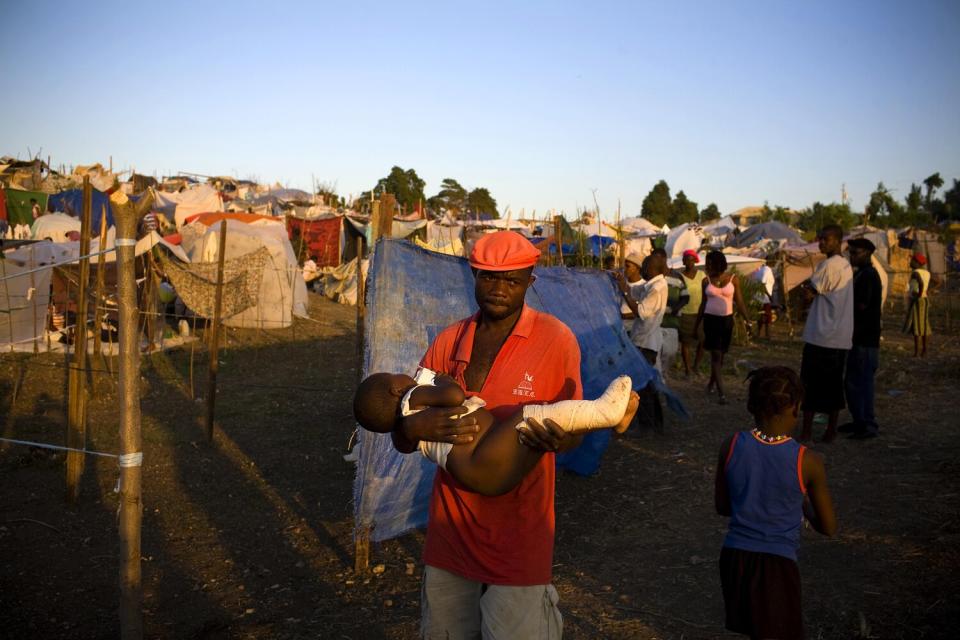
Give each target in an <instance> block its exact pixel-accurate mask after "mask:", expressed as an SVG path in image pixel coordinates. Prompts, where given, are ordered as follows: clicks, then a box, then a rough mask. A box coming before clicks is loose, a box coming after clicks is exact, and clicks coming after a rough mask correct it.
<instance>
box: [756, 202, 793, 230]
mask: <svg viewBox="0 0 960 640" xmlns="http://www.w3.org/2000/svg"><path fill="white" fill-rule="evenodd" d="M791 218H792V216H791V214H790V209H789V208H788V207H784V206H781V205H779V204H778V205H774V206H773V207H772V208H771V207H770V205H769V204H768V203H767V202H766V201H764V203H763V211H761V213H760V221H761V222H771V221H772V222H779V223H781V224H787V225H789V224H791V222H792V220H791Z"/></svg>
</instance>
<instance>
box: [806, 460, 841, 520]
mask: <svg viewBox="0 0 960 640" xmlns="http://www.w3.org/2000/svg"><path fill="white" fill-rule="evenodd" d="M802 472H803V482H804V484H805V485H806V487H807V499H806V500H804V501H803V515H804V516H806V518H807V520H809V521H810V525H811V526H812V527H813V528H814V529H816V530H817V531H819V532H820V533H822V534H823V535H825V536H832V535H833V534H834V533H836V531H837V519H836V516H835V515H834V513H833V500H832V499H831V498H830V490H829V489H828V488H827V472H826V470H825V469H824V467H823V458H822V457H820V454H818V453H814V452H813V451H810V450H809V449H807V451H806V453H805V455H804V456H803V469H802Z"/></svg>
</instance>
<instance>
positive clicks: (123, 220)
mask: <svg viewBox="0 0 960 640" xmlns="http://www.w3.org/2000/svg"><path fill="white" fill-rule="evenodd" d="M116 223H117V240H116V243H117V290H118V291H117V298H118V300H117V302H118V307H119V323H120V336H119V340H118V343H119V351H120V380H119V382H120V454H121V457H120V511H119V514H118V515H119V526H118V529H119V530H118V533H119V540H120V571H119V579H120V606H119V615H120V637H121V638H122V639H123V640H139V639H140V638H142V637H143V612H142V611H141V608H140V607H141V603H142V587H141V575H140V533H141V526H142V517H143V501H142V497H141V478H142V474H141V471H142V467H141V461H142V458H143V456H142V453H141V447H142V439H141V434H140V386H139V382H140V345H139V342H140V330H139V323H138V321H137V315H138V313H139V308H138V306H137V279H136V277H137V276H136V266H135V257H134V252H135V246H136V240H135V237H136V229H137V215H136V210H135V208H134V206H133V205H127V206H125V207H117V208H116Z"/></svg>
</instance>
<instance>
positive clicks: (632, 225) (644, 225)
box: [620, 216, 663, 236]
mask: <svg viewBox="0 0 960 640" xmlns="http://www.w3.org/2000/svg"><path fill="white" fill-rule="evenodd" d="M620 226H621V227H623V232H624V233H626V234H628V235H634V236H658V235H660V234H661V233H663V230H662V229H661V228H660V227H658V226H656V225H655V224H653V223H652V222H650V221H649V220H647V219H646V218H644V217H643V216H635V217H633V218H624V219H622V220H621V221H620Z"/></svg>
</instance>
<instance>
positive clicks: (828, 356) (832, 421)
mask: <svg viewBox="0 0 960 640" xmlns="http://www.w3.org/2000/svg"><path fill="white" fill-rule="evenodd" d="M817 240H818V241H819V244H820V252H821V253H823V254H824V255H825V256H827V259H826V260H824V261H823V262H821V263H820V264H818V265H817V269H816V271H814V272H813V275H812V276H810V279H809V280H807V281H806V282H804V283H803V284H802V285H801V286H802V287H803V290H804V292H805V293H806V295H807V296H808V298H812V299H813V302H812V304H811V305H810V312H809V313H808V314H807V322H806V324H805V325H804V327H803V342H804V344H803V360H802V361H801V364H800V378H801V379H802V380H803V386H804V389H805V390H806V393H805V395H804V398H803V431H802V432H801V434H800V439H801V440H809V439H810V438H811V432H812V430H813V416H814V414H815V413H826V414H827V430H826V432H825V433H824V434H823V441H824V442H833V441H834V439H836V437H837V416H838V415H839V413H840V410H841V409H843V406H844V401H843V366H844V364H845V363H846V360H847V351H849V350H850V347H851V346H852V345H853V270H852V269H851V268H850V263H849V262H847V261H846V260H844V258H843V256H841V255H840V248H841V246H842V244H843V229H841V228H840V226H838V225H835V224H831V225H827V226H825V227H824V228H823V229H821V230H820V232H819V233H818V234H817Z"/></svg>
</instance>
